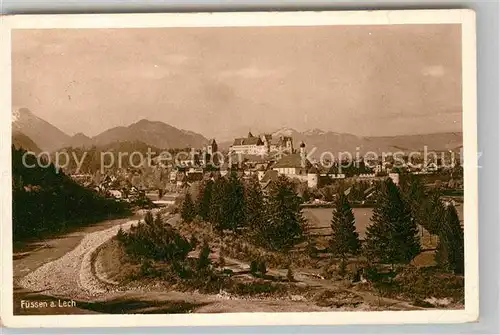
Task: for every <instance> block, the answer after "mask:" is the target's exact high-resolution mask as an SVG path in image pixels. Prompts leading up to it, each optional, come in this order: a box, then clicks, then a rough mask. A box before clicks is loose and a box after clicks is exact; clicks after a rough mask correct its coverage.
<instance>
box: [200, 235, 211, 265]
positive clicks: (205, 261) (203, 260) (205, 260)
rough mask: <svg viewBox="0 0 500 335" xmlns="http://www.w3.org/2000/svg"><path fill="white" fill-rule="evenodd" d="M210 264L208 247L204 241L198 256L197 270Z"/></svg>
mask: <svg viewBox="0 0 500 335" xmlns="http://www.w3.org/2000/svg"><path fill="white" fill-rule="evenodd" d="M210 264H212V262H211V261H210V247H209V246H208V243H207V242H206V241H205V242H204V243H203V248H202V249H201V251H200V255H199V257H198V270H205V269H206V268H208V267H209V266H210Z"/></svg>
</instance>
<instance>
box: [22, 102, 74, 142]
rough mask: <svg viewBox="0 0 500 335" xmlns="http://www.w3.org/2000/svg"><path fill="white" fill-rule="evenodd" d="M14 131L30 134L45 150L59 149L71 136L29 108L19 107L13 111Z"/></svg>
mask: <svg viewBox="0 0 500 335" xmlns="http://www.w3.org/2000/svg"><path fill="white" fill-rule="evenodd" d="M12 132H13V133H16V132H21V133H23V134H24V135H26V136H28V137H29V138H30V139H31V140H33V142H34V143H36V144H37V146H38V147H39V148H40V149H42V150H44V151H53V150H57V149H58V148H59V147H60V146H61V145H62V144H63V143H67V142H68V141H69V139H70V137H69V136H68V135H67V134H65V133H64V132H63V131H61V130H60V129H59V128H57V127H55V126H53V125H52V124H50V123H49V122H47V121H45V120H43V119H41V118H39V117H38V116H36V115H35V114H33V113H32V112H31V111H30V110H29V109H28V108H19V109H16V110H14V111H13V113H12Z"/></svg>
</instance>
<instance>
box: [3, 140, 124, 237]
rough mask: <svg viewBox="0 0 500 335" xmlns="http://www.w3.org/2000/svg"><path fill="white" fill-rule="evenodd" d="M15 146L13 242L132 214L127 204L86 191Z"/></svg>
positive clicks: (13, 159) (61, 173) (13, 164)
mask: <svg viewBox="0 0 500 335" xmlns="http://www.w3.org/2000/svg"><path fill="white" fill-rule="evenodd" d="M24 154H25V150H23V149H16V148H15V147H14V146H12V225H13V226H12V228H13V238H14V241H18V240H26V239H32V238H40V237H42V236H43V235H44V234H47V233H57V232H61V231H64V230H65V229H66V228H68V227H73V226H78V225H83V224H88V223H91V222H96V221H99V220H103V219H106V218H109V217H116V216H124V215H128V214H129V213H130V209H129V207H128V206H127V204H125V203H119V202H116V201H115V200H114V199H106V198H105V197H103V196H102V195H100V194H98V193H97V192H95V191H93V190H90V189H87V188H84V187H82V186H80V185H79V184H78V183H76V182H75V181H73V180H72V179H71V177H69V176H67V175H65V174H64V173H63V172H62V171H56V169H55V167H54V165H52V164H50V165H49V166H48V167H41V166H38V165H37V161H36V157H35V156H33V155H27V156H26V164H28V165H30V166H34V167H33V168H28V167H26V165H25V164H23V156H24Z"/></svg>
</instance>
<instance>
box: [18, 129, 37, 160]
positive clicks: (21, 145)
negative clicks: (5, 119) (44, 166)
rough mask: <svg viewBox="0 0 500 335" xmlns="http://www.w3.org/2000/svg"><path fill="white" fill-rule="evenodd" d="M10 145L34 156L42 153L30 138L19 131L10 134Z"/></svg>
mask: <svg viewBox="0 0 500 335" xmlns="http://www.w3.org/2000/svg"><path fill="white" fill-rule="evenodd" d="M12 145H13V146H14V147H15V148H16V149H24V150H25V151H31V152H34V153H35V154H38V153H40V152H41V151H42V150H41V149H40V148H39V147H38V145H36V143H35V142H33V140H32V139H31V138H29V137H28V136H26V135H24V134H23V133H21V132H19V131H14V132H12Z"/></svg>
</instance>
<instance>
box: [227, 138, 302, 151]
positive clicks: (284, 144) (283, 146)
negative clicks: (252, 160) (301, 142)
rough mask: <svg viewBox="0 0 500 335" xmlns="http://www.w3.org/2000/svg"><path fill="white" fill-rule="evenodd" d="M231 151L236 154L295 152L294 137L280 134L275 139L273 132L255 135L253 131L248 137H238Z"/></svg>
mask: <svg viewBox="0 0 500 335" xmlns="http://www.w3.org/2000/svg"><path fill="white" fill-rule="evenodd" d="M229 151H230V152H231V153H235V154H246V155H248V154H249V155H260V156H264V155H268V154H269V153H272V152H280V153H289V154H291V153H294V149H293V139H292V137H290V136H280V137H278V138H276V139H273V136H272V135H271V134H261V135H259V136H254V135H253V134H252V133H251V132H249V133H248V135H247V137H241V138H236V139H234V141H233V144H232V145H231V147H230V149H229Z"/></svg>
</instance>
